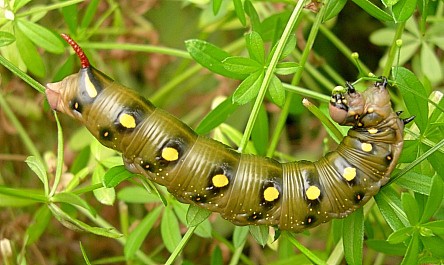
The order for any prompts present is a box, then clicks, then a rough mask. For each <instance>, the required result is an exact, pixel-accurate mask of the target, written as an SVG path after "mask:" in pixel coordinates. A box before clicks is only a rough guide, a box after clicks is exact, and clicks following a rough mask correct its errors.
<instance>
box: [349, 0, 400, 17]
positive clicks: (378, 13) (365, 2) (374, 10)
mask: <svg viewBox="0 0 444 265" xmlns="http://www.w3.org/2000/svg"><path fill="white" fill-rule="evenodd" d="M353 2H354V3H355V4H357V5H358V6H359V7H361V8H362V9H364V11H365V12H367V13H368V14H369V15H370V16H372V17H374V18H377V19H379V20H381V21H393V18H392V17H391V16H390V15H389V14H387V12H385V11H383V10H382V9H380V8H379V7H377V6H376V5H375V4H373V3H372V2H370V1H369V0H353Z"/></svg>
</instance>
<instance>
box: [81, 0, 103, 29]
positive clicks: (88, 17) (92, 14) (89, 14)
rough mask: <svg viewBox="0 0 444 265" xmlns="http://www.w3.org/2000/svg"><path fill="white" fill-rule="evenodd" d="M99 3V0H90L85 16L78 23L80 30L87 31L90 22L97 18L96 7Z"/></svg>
mask: <svg viewBox="0 0 444 265" xmlns="http://www.w3.org/2000/svg"><path fill="white" fill-rule="evenodd" d="M99 3H100V0H91V1H90V2H89V3H88V5H87V7H86V12H85V15H84V16H83V19H82V21H81V23H80V25H81V26H80V27H81V28H82V29H87V28H88V27H89V25H90V24H91V22H92V21H93V20H94V19H95V18H97V7H98V5H99Z"/></svg>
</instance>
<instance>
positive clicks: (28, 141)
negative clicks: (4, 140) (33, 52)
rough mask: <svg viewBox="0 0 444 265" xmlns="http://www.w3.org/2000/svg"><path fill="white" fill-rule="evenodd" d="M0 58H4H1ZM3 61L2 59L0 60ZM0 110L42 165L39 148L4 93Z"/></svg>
mask: <svg viewBox="0 0 444 265" xmlns="http://www.w3.org/2000/svg"><path fill="white" fill-rule="evenodd" d="M0 58H3V57H1V56H0ZM0 60H1V59H0ZM0 108H1V109H2V110H3V112H4V113H5V114H6V117H8V119H9V121H10V122H11V123H12V124H13V125H14V128H15V129H16V130H17V133H18V134H19V136H20V138H21V139H22V141H23V144H24V145H25V147H26V148H27V149H28V151H29V152H30V153H31V155H33V156H35V157H36V158H37V159H38V160H39V161H40V162H41V163H42V164H44V163H43V161H44V160H43V158H42V156H41V155H40V153H39V151H38V150H37V147H36V146H35V145H34V142H33V141H32V140H31V138H30V137H29V135H28V133H27V131H26V129H25V128H23V126H22V124H21V123H20V121H19V120H18V119H17V117H16V116H15V114H14V112H13V111H12V110H11V108H10V107H9V104H8V103H7V102H6V100H5V98H4V96H3V94H2V93H0Z"/></svg>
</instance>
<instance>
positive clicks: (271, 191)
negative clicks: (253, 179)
mask: <svg viewBox="0 0 444 265" xmlns="http://www.w3.org/2000/svg"><path fill="white" fill-rule="evenodd" d="M278 197H279V191H278V189H276V188H275V187H268V188H266V189H265V190H264V199H265V200H266V201H267V202H272V201H274V200H276V199H277V198H278Z"/></svg>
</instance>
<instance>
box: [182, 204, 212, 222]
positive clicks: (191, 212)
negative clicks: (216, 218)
mask: <svg viewBox="0 0 444 265" xmlns="http://www.w3.org/2000/svg"><path fill="white" fill-rule="evenodd" d="M210 214H211V211H209V210H207V209H204V208H202V207H199V206H197V205H192V204H191V205H190V207H189V208H188V211H187V223H188V225H189V226H196V225H199V224H201V223H202V222H203V221H204V220H206V219H207V218H208V216H210Z"/></svg>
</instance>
